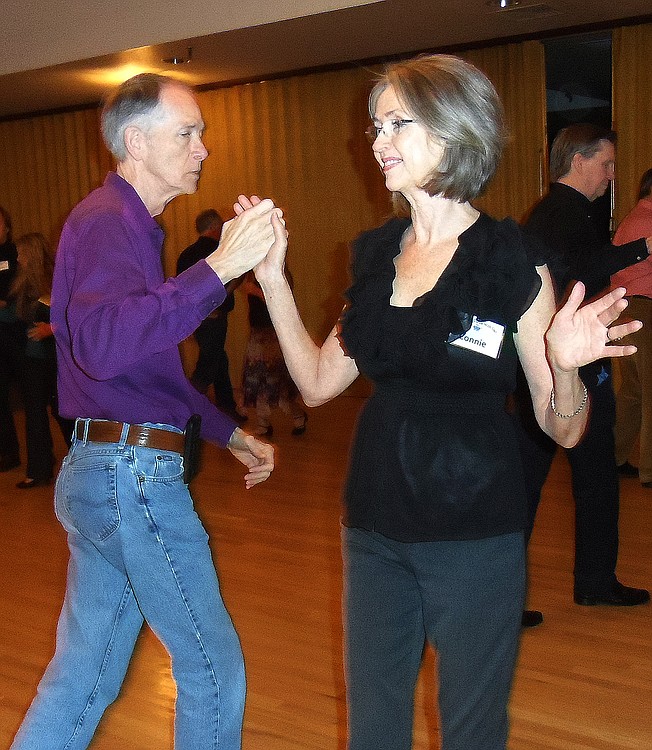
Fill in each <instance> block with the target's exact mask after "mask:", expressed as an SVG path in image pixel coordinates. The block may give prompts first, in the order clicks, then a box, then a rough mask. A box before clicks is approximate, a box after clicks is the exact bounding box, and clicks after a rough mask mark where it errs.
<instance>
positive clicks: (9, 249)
mask: <svg viewBox="0 0 652 750" xmlns="http://www.w3.org/2000/svg"><path fill="white" fill-rule="evenodd" d="M17 264H18V253H17V251H16V245H14V243H13V242H12V240H11V216H10V215H9V213H8V212H7V211H6V210H5V209H4V208H3V207H2V206H0V472H2V471H9V470H10V469H14V468H16V467H17V466H20V450H19V446H18V435H17V434H16V425H15V423H14V416H13V414H12V411H11V385H12V383H13V382H15V380H16V378H17V369H16V368H17V366H18V362H19V359H20V352H21V351H22V348H23V344H24V341H25V326H24V325H23V323H21V321H19V320H18V319H17V318H16V314H15V310H14V306H13V305H12V304H11V302H10V301H9V290H10V288H11V285H12V283H13V280H14V277H15V275H16V268H17Z"/></svg>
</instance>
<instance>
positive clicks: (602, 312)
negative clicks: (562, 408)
mask: <svg viewBox="0 0 652 750" xmlns="http://www.w3.org/2000/svg"><path fill="white" fill-rule="evenodd" d="M626 291H627V290H626V289H624V288H622V287H620V288H618V289H614V290H612V291H610V292H608V293H607V294H605V295H603V296H602V297H599V298H598V299H596V300H594V301H593V302H590V303H588V304H586V305H583V306H581V307H580V305H582V301H583V299H584V293H585V287H584V284H582V283H581V282H579V281H578V282H577V283H576V284H575V286H574V287H573V289H572V290H571V293H570V294H569V296H568V299H567V300H566V303H565V304H564V305H563V306H562V307H561V308H560V309H559V311H558V312H557V314H556V315H555V316H554V317H553V319H552V323H551V324H550V328H548V331H547V333H546V343H547V350H548V359H549V361H550V365H551V366H552V367H553V368H556V369H557V370H560V371H566V372H567V371H570V370H573V369H575V368H577V367H582V365H586V364H588V363H589V362H593V361H595V360H596V359H602V358H603V357H627V356H629V355H630V354H634V352H635V351H636V347H635V346H632V345H628V344H625V345H621V344H620V343H614V342H620V340H621V339H622V338H623V336H626V335H627V334H629V333H634V331H638V330H639V329H640V328H641V327H642V325H643V324H642V323H641V321H640V320H632V321H629V322H627V323H621V324H619V325H612V324H613V323H614V321H616V320H617V319H618V317H619V316H620V314H621V313H622V312H623V310H625V308H626V307H627V300H626V299H625V298H624V297H625V294H626Z"/></svg>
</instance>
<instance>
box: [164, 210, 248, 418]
mask: <svg viewBox="0 0 652 750" xmlns="http://www.w3.org/2000/svg"><path fill="white" fill-rule="evenodd" d="M223 223H224V222H223V221H222V217H221V216H220V215H219V213H218V212H217V211H216V210H215V209H214V208H208V209H206V210H205V211H202V212H201V213H200V214H199V215H198V216H197V218H196V219H195V227H196V229H197V233H198V234H199V238H198V239H197V241H196V242H193V244H192V245H190V246H188V247H187V248H186V249H185V250H184V251H183V252H182V253H181V255H180V256H179V258H178V260H177V275H178V274H180V273H181V272H182V271H185V270H186V269H187V268H190V266H192V265H194V264H195V263H197V261H199V260H201V259H202V258H206V257H207V256H208V255H210V254H211V253H212V252H213V250H215V248H216V247H217V246H218V244H219V240H220V235H221V233H222V224H223ZM240 281H241V280H240V279H234V280H233V281H230V282H229V283H228V284H227V285H226V291H227V296H226V299H225V300H224V302H223V303H222V304H221V305H220V306H219V307H218V308H217V309H216V310H214V311H213V312H212V313H211V314H210V315H209V316H208V318H206V320H204V321H203V322H202V324H201V325H200V326H199V328H198V329H197V330H196V331H195V333H194V336H195V340H196V341H197V344H198V346H199V357H198V359H197V364H196V365H195V371H194V373H193V374H192V377H191V378H190V382H191V383H192V384H193V385H194V386H195V388H196V389H197V390H198V391H199V392H200V393H206V391H207V390H208V388H209V386H210V385H212V386H213V390H214V392H215V405H216V406H217V407H218V408H219V409H221V410H222V411H224V412H226V413H227V414H228V415H229V416H230V417H232V418H233V419H235V420H236V422H240V423H242V422H244V421H246V419H247V417H246V416H245V415H243V414H241V413H240V412H238V409H237V406H236V403H235V399H234V398H233V387H232V385H231V378H230V376H229V358H228V356H227V354H226V350H225V348H224V347H225V344H226V333H227V325H228V319H227V316H228V314H229V313H230V312H231V310H233V308H234V306H235V300H234V298H233V292H234V290H235V289H236V287H237V286H238V284H239V283H240Z"/></svg>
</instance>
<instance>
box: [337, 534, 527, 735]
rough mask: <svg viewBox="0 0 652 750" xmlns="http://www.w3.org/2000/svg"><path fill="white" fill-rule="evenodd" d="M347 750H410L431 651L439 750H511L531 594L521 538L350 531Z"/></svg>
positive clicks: (346, 544) (346, 549)
mask: <svg viewBox="0 0 652 750" xmlns="http://www.w3.org/2000/svg"><path fill="white" fill-rule="evenodd" d="M342 542H343V556H344V570H345V577H344V583H345V586H344V597H345V598H344V613H345V647H346V681H347V685H346V688H347V702H348V721H349V750H409V749H410V748H411V747H412V728H413V712H414V690H415V685H416V681H417V676H418V673H419V669H420V666H421V661H422V656H423V649H424V646H425V644H426V643H430V644H431V645H432V646H433V647H434V648H435V649H436V651H437V672H438V678H439V690H438V700H439V712H440V720H441V721H440V727H441V748H442V750H504V749H505V747H506V744H507V736H508V732H509V721H508V715H507V704H508V700H509V695H510V689H511V684H512V677H513V673H514V668H515V663H516V657H517V652H518V640H519V633H520V629H521V612H522V607H523V596H524V589H525V553H524V545H523V535H522V534H521V533H518V534H506V535H503V536H498V537H490V538H488V539H474V540H469V541H450V542H448V541H446V542H417V543H404V542H396V541H394V540H392V539H388V538H387V537H384V536H382V535H381V534H378V533H375V532H370V531H365V530H363V529H350V528H344V529H343V532H342Z"/></svg>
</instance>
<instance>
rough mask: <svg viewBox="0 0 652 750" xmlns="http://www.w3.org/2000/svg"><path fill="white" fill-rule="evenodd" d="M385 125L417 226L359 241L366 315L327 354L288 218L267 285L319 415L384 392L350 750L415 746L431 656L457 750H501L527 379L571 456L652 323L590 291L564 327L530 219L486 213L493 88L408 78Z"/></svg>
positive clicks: (451, 748)
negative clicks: (586, 369)
mask: <svg viewBox="0 0 652 750" xmlns="http://www.w3.org/2000/svg"><path fill="white" fill-rule="evenodd" d="M369 111H370V114H371V118H372V122H373V124H372V126H371V127H370V128H369V130H368V133H369V135H370V139H371V141H372V143H373V146H372V148H373V153H374V156H375V158H376V161H377V162H378V165H379V167H380V169H381V172H382V173H383V175H384V178H385V184H386V187H387V188H388V189H389V190H390V191H391V192H392V193H393V197H394V205H395V208H396V209H397V214H399V216H398V217H397V218H394V219H391V220H390V221H388V222H387V223H386V224H385V225H384V226H382V227H380V228H378V229H375V230H372V231H370V232H366V233H364V234H363V235H362V236H361V237H359V238H358V240H357V241H356V243H355V245H354V252H353V285H352V286H351V288H350V289H349V291H348V295H347V296H348V299H349V303H348V305H347V307H346V309H345V311H344V313H343V315H342V318H341V320H340V321H339V323H338V325H337V326H336V327H335V328H334V329H333V331H332V333H331V335H330V336H329V337H328V339H327V340H326V342H325V343H324V344H323V346H321V347H318V346H316V345H315V344H314V342H312V340H311V339H310V337H309V335H308V334H307V332H306V330H305V328H304V327H303V325H302V323H301V320H300V318H299V315H298V312H297V309H296V306H295V305H294V302H293V299H292V294H291V291H290V289H289V286H288V284H287V282H286V281H285V279H284V276H283V257H284V252H285V231H284V228H283V226H282V222H280V221H279V220H278V219H274V222H275V223H276V233H277V241H276V243H275V246H274V247H273V248H272V250H271V251H270V254H269V255H268V257H267V259H266V260H265V261H264V262H263V263H262V264H261V265H260V266H259V267H258V268H257V269H256V275H257V277H258V279H259V281H260V283H261V286H262V289H263V291H264V293H265V298H266V300H267V305H268V308H269V311H270V315H271V317H272V321H273V323H274V325H275V327H276V330H277V333H278V336H279V340H280V343H281V347H282V349H283V353H284V356H285V358H286V361H287V364H288V367H289V370H290V373H291V375H292V377H293V378H294V379H295V381H296V383H297V385H298V387H299V390H300V392H301V394H302V396H303V397H304V400H305V402H306V403H307V404H308V405H309V406H315V405H317V404H320V403H323V402H324V401H327V400H328V399H331V398H334V397H335V396H336V395H338V394H339V393H341V392H342V391H343V390H344V389H345V388H346V387H347V386H348V385H350V383H351V382H352V381H353V380H354V379H355V378H356V377H357V375H358V372H364V373H365V375H367V376H368V377H370V378H371V379H372V381H373V382H374V385H375V389H374V393H373V395H372V396H371V398H370V399H369V401H368V402H367V404H366V406H365V408H364V410H363V412H362V415H361V417H360V420H359V424H358V427H357V434H356V437H355V442H354V445H353V448H352V454H351V462H350V471H349V477H348V482H347V486H346V494H345V510H344V518H343V545H344V559H345V576H346V580H345V630H346V670H347V675H346V677H347V699H348V709H349V747H350V749H351V750H406V749H407V748H409V747H411V741H412V737H411V735H412V719H413V702H414V686H415V683H416V679H417V674H418V671H419V666H420V663H421V657H422V652H423V648H424V645H425V644H426V643H427V642H429V643H430V644H432V645H433V646H434V647H435V649H436V651H437V655H438V677H439V690H438V696H439V709H440V727H441V743H442V748H443V750H503V749H504V748H505V746H506V742H507V735H508V720H507V702H508V697H509V691H510V686H511V681H512V675H513V670H514V665H515V661H516V653H517V644H518V636H519V630H520V619H521V610H522V605H523V589H524V579H525V563H524V550H523V533H522V532H523V523H524V504H525V498H524V487H523V484H524V483H523V473H522V468H521V464H520V456H519V450H518V445H517V443H516V439H515V434H514V428H513V423H512V421H511V418H510V417H509V416H508V414H507V413H506V412H505V408H504V407H505V399H506V396H507V395H508V394H509V393H510V392H511V391H513V389H514V384H515V374H516V365H517V361H518V360H520V362H521V363H522V365H523V369H524V371H525V373H526V375H527V379H528V383H529V387H530V391H531V393H532V397H533V401H534V404H535V410H536V414H537V419H538V421H539V424H540V425H541V427H542V428H543V429H544V430H545V431H546V432H547V434H549V435H550V436H551V437H553V438H554V439H555V440H557V441H558V442H560V443H561V444H563V445H573V444H574V443H576V442H577V441H578V440H579V438H580V436H581V435H582V432H583V430H584V427H585V425H586V419H587V413H588V405H587V395H586V389H585V388H584V386H583V384H582V382H581V381H580V379H579V377H578V366H580V365H582V364H584V363H586V362H588V361H591V360H593V359H595V358H597V357H600V356H605V354H606V353H608V354H609V355H611V356H621V355H625V354H630V353H632V352H633V351H634V348H633V347H628V346H620V345H615V346H610V347H609V348H608V349H607V348H606V343H607V342H608V340H610V339H611V340H614V339H615V338H620V337H621V336H623V335H625V334H626V333H629V332H631V331H633V330H637V329H638V327H640V324H639V323H638V322H635V323H631V324H626V325H616V326H612V327H611V328H609V326H610V325H611V324H612V323H613V322H614V320H615V319H616V318H617V317H618V314H619V313H620V311H621V310H622V309H624V307H625V306H626V302H624V301H623V300H622V293H623V291H624V290H619V291H618V292H615V293H613V294H610V295H607V296H605V297H604V298H602V299H601V300H599V301H597V302H595V303H593V304H591V305H587V306H584V307H583V308H581V309H580V307H579V306H580V303H581V302H582V299H583V287H582V285H580V284H578V285H577V286H576V287H575V289H574V290H573V292H572V293H571V295H570V297H569V300H568V302H567V304H566V305H565V306H564V307H563V308H562V309H561V310H560V311H559V312H558V313H557V315H555V316H554V318H553V314H554V312H555V308H554V296H553V290H552V284H551V281H550V275H549V273H548V270H547V268H546V267H545V266H544V265H542V261H541V260H540V258H539V256H538V253H537V248H536V247H535V246H533V244H532V243H531V242H530V241H528V240H527V239H526V238H525V237H524V236H523V235H522V233H521V231H520V230H519V228H518V226H517V225H516V224H515V223H514V222H513V221H511V220H505V221H496V220H494V219H492V218H490V217H489V216H486V215H484V214H481V213H479V212H478V211H477V210H476V209H475V208H474V207H473V206H472V204H471V203H470V201H471V200H472V199H473V198H475V197H476V196H477V195H478V194H479V193H480V192H481V191H482V190H483V189H484V187H485V186H486V184H487V182H488V181H489V180H490V178H491V177H492V175H493V173H494V171H495V169H496V166H497V164H498V161H499V158H500V154H501V150H502V147H503V144H504V140H505V135H504V126H503V118H502V110H501V105H500V102H499V100H498V97H497V95H496V92H495V90H494V89H493V87H492V85H491V84H490V82H489V81H488V80H487V78H486V77H485V76H484V74H482V73H481V72H480V71H478V70H477V69H476V68H474V67H473V66H471V65H469V64H467V63H465V62H463V61H462V60H459V59H458V58H455V57H450V56H444V55H434V56H426V57H420V58H417V59H415V60H412V61H408V62H402V63H396V64H394V65H392V66H390V67H389V68H388V70H387V72H386V74H385V75H384V76H383V77H382V78H381V79H380V80H379V82H378V83H377V84H376V86H375V87H374V89H373V91H372V93H371V96H370V100H369ZM248 204H249V201H244V202H243V203H242V205H241V207H240V209H237V210H241V209H242V208H244V207H246V206H247V205H248ZM402 217H403V218H402ZM551 320H552V324H551ZM546 331H547V333H546ZM546 342H547V344H546ZM546 346H547V352H546ZM546 354H547V356H546Z"/></svg>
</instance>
